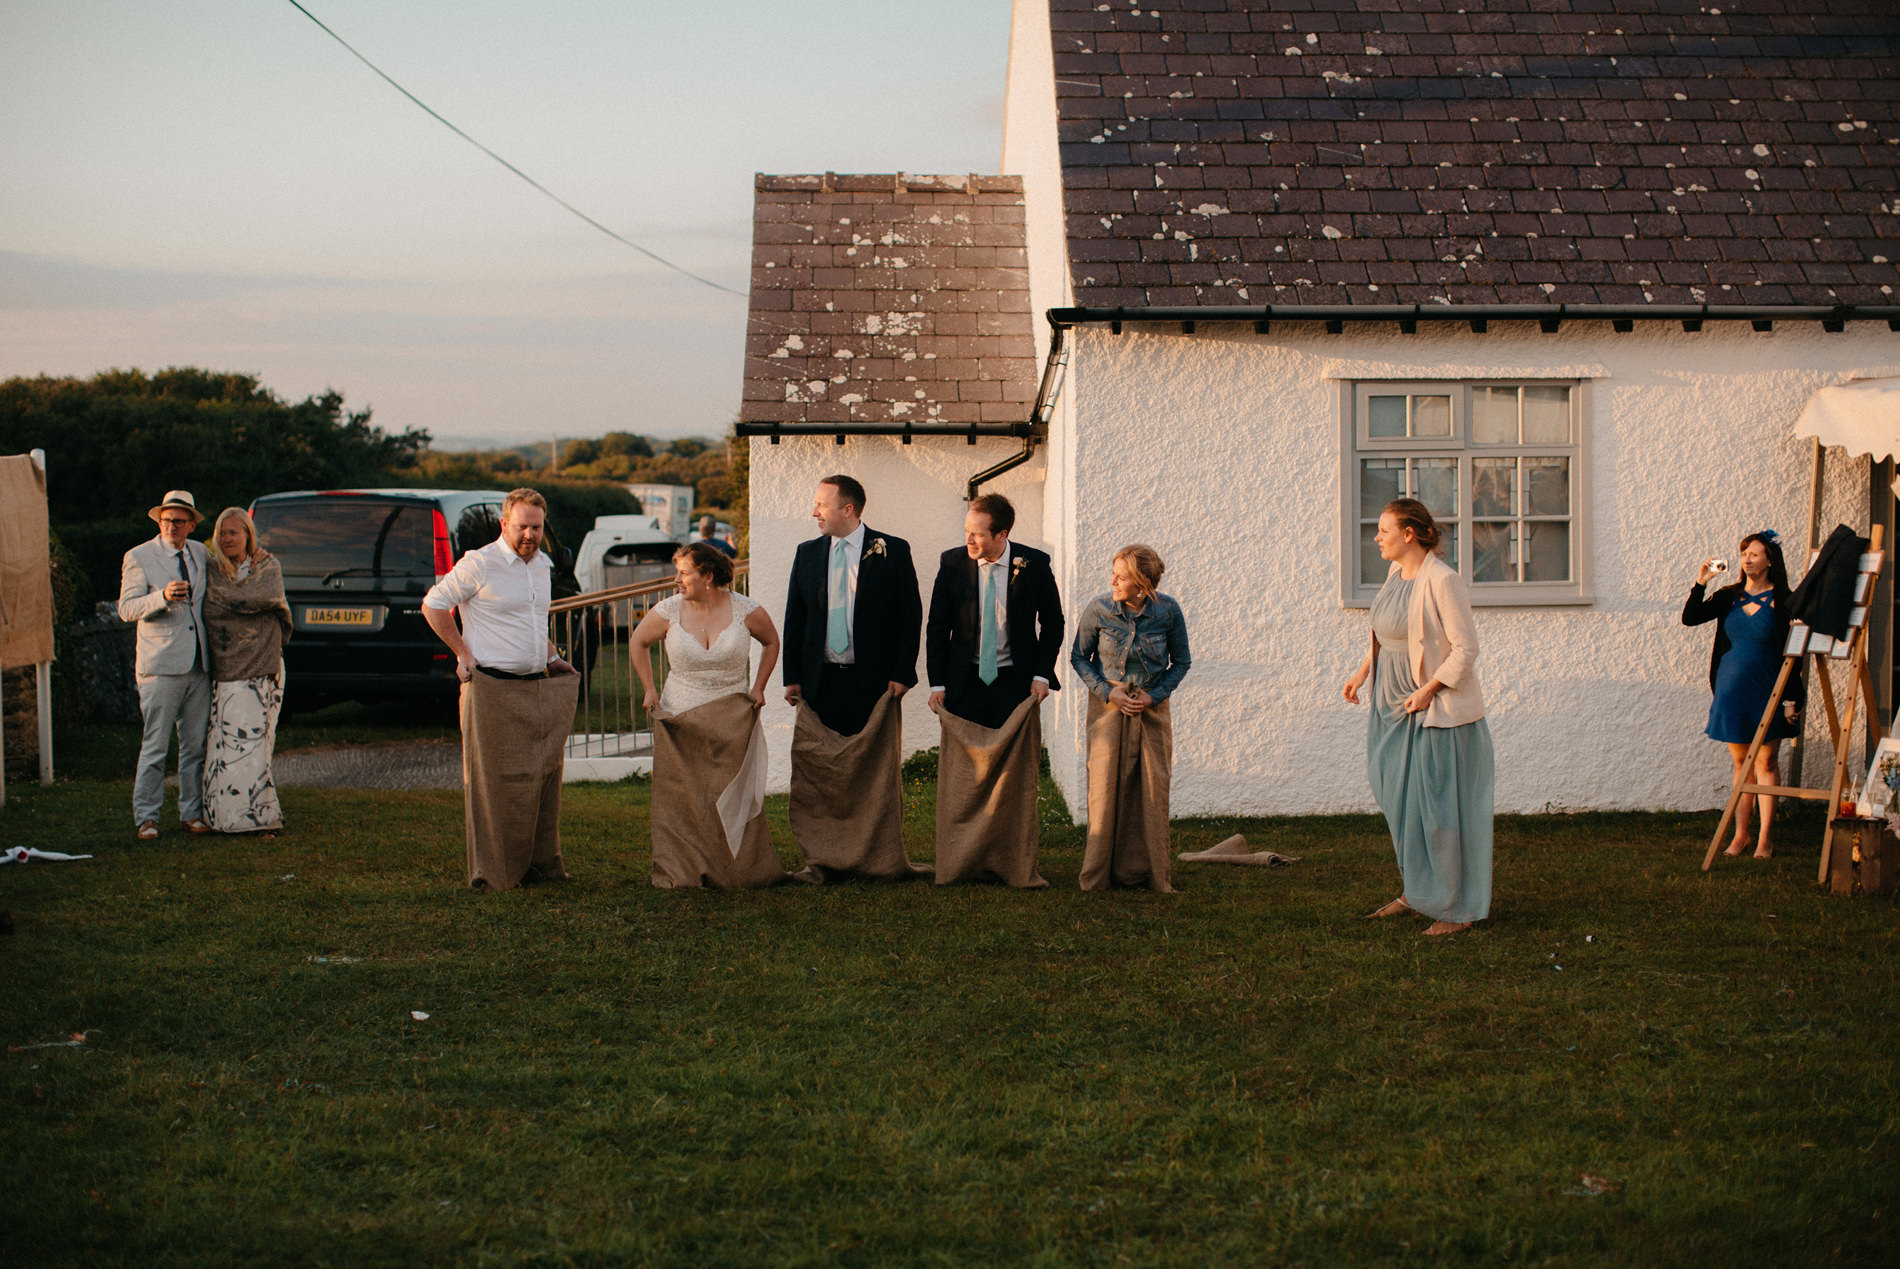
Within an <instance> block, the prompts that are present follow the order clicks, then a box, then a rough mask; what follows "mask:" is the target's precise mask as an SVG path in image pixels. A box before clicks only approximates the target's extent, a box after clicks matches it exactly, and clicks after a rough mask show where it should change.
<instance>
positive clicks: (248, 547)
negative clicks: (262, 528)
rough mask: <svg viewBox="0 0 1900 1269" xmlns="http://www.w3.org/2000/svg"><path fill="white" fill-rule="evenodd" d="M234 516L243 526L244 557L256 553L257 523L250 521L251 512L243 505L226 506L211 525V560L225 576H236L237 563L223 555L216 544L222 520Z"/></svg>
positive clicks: (247, 557)
mask: <svg viewBox="0 0 1900 1269" xmlns="http://www.w3.org/2000/svg"><path fill="white" fill-rule="evenodd" d="M232 516H236V517H237V520H238V523H239V524H241V525H243V526H244V558H245V559H249V558H250V557H251V556H253V555H255V554H257V525H256V524H254V523H252V521H251V513H250V512H248V511H246V510H245V509H244V508H243V507H226V508H225V509H224V510H222V511H220V512H218V518H217V521H216V522H215V523H214V524H213V525H212V526H211V562H212V563H214V564H216V565H217V566H218V571H219V572H220V573H223V574H224V575H225V576H226V577H227V578H230V577H236V576H237V565H235V564H233V563H232V562H231V560H230V557H228V556H227V555H225V553H224V548H223V547H221V546H219V545H218V532H219V530H221V529H223V528H224V522H225V521H226V520H229V519H230V518H231V517H232Z"/></svg>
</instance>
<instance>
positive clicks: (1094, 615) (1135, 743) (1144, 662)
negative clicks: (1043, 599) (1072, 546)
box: [1069, 545, 1190, 893]
mask: <svg viewBox="0 0 1900 1269" xmlns="http://www.w3.org/2000/svg"><path fill="white" fill-rule="evenodd" d="M1163 571H1165V568H1164V565H1163V564H1162V563H1161V557H1160V556H1159V555H1157V554H1156V553H1155V552H1154V549H1153V548H1151V547H1146V546H1141V545H1134V546H1125V547H1123V548H1122V549H1121V550H1119V551H1117V552H1115V557H1114V559H1113V560H1112V561H1111V562H1110V565H1109V590H1108V594H1106V595H1100V596H1097V597H1096V598H1095V599H1094V600H1093V601H1092V602H1091V603H1090V604H1089V606H1088V607H1087V608H1085V609H1083V610H1082V616H1081V618H1080V619H1079V620H1078V621H1077V622H1076V629H1075V646H1074V647H1073V648H1071V649H1070V651H1069V668H1070V669H1072V670H1074V671H1075V676H1076V678H1078V679H1079V680H1081V682H1082V683H1083V684H1084V685H1085V686H1087V687H1088V689H1089V712H1088V724H1087V726H1088V770H1089V835H1088V846H1087V848H1086V850H1085V851H1084V852H1083V856H1082V876H1081V885H1082V889H1084V890H1106V889H1108V887H1109V886H1110V885H1117V886H1138V885H1145V886H1147V887H1149V888H1150V889H1152V890H1158V891H1161V892H1163V893H1170V892H1172V891H1173V889H1174V886H1173V884H1172V881H1171V879H1170V867H1169V860H1168V791H1169V789H1168V786H1169V781H1170V779H1171V777H1172V775H1173V771H1174V721H1173V719H1172V718H1171V717H1170V716H1169V712H1168V701H1169V699H1170V698H1171V697H1172V696H1173V694H1174V689H1175V688H1177V687H1179V686H1180V685H1181V680H1182V679H1183V678H1185V677H1186V676H1187V672H1188V666H1189V664H1190V660H1189V655H1188V638H1187V621H1186V619H1185V618H1183V617H1182V615H1181V606H1180V605H1179V604H1177V603H1175V602H1174V600H1173V599H1172V598H1171V597H1169V596H1167V595H1163V594H1162V593H1161V592H1160V591H1158V590H1156V589H1155V587H1156V586H1157V585H1158V584H1159V583H1160V581H1161V574H1162V573H1163Z"/></svg>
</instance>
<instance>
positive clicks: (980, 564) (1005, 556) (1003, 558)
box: [976, 541, 1009, 572]
mask: <svg viewBox="0 0 1900 1269" xmlns="http://www.w3.org/2000/svg"><path fill="white" fill-rule="evenodd" d="M989 563H990V564H993V565H995V566H996V567H998V568H1000V569H1002V570H1003V571H1004V572H1008V571H1009V543H1008V541H1005V542H1004V543H1003V553H1002V554H1001V555H999V556H997V557H996V558H995V559H994V560H991V561H989ZM976 567H977V571H978V572H982V571H983V569H984V568H985V567H986V565H985V563H984V561H982V560H978V561H977V562H976Z"/></svg>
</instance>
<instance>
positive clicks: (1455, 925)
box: [1425, 921, 1471, 934]
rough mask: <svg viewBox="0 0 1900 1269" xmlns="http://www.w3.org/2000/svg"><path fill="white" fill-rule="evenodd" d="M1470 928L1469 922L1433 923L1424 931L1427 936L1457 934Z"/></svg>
mask: <svg viewBox="0 0 1900 1269" xmlns="http://www.w3.org/2000/svg"><path fill="white" fill-rule="evenodd" d="M1470 928H1471V922H1469V921H1434V922H1432V923H1431V925H1430V926H1428V927H1427V928H1426V930H1425V933H1427V934H1457V933H1458V932H1459V931H1461V930H1468V929H1470Z"/></svg>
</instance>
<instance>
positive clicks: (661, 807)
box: [652, 694, 786, 890]
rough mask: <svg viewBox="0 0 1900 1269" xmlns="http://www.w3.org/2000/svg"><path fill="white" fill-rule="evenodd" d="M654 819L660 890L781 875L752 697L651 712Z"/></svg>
mask: <svg viewBox="0 0 1900 1269" xmlns="http://www.w3.org/2000/svg"><path fill="white" fill-rule="evenodd" d="M652 827H653V884H654V885H656V886H658V887H660V888H661V889H663V890H677V889H683V888H686V887H690V886H711V887H713V888H715V889H719V890H738V889H745V888H750V887H754V886H770V885H776V884H777V883H778V882H781V881H784V880H785V879H786V873H785V870H784V869H783V868H781V867H780V866H779V862H778V852H777V851H775V850H773V849H772V832H771V828H770V826H769V825H767V824H766V822H765V732H764V730H763V729H762V728H761V727H760V726H759V714H758V711H757V710H756V709H754V708H753V706H752V700H751V698H750V697H748V696H744V695H741V694H734V695H732V696H722V697H720V698H719V699H717V700H712V701H707V702H706V703H705V704H704V705H696V706H694V707H693V708H692V709H689V710H683V711H681V712H680V713H677V714H659V713H656V714H655V715H654V716H653V812H652Z"/></svg>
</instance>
